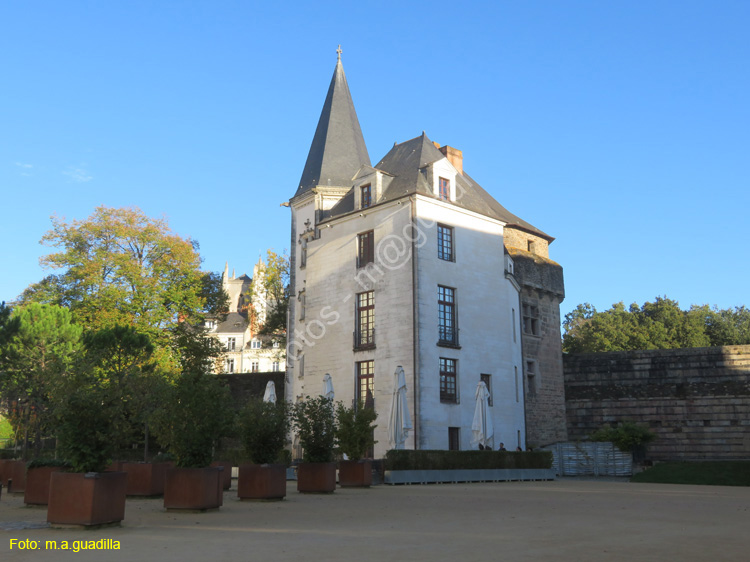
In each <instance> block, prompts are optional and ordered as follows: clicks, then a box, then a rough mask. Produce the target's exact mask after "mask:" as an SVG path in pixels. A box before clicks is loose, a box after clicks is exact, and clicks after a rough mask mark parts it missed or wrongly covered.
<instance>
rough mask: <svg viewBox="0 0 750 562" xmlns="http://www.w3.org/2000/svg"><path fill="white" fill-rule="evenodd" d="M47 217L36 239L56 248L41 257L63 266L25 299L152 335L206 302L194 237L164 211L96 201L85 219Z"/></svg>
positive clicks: (94, 323)
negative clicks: (161, 214) (150, 213)
mask: <svg viewBox="0 0 750 562" xmlns="http://www.w3.org/2000/svg"><path fill="white" fill-rule="evenodd" d="M52 224H53V228H52V230H50V231H49V232H47V233H46V234H45V235H44V237H43V238H42V242H43V243H44V244H47V245H50V246H53V247H56V248H59V251H58V252H56V253H53V254H49V255H47V256H44V257H43V258H42V259H41V264H42V266H44V267H48V268H52V269H56V270H62V271H61V273H59V274H57V275H54V276H49V277H47V278H45V279H44V280H43V281H42V282H41V283H39V284H36V285H34V286H32V287H30V288H29V289H27V291H26V292H25V293H24V295H23V298H24V299H25V300H35V299H40V300H44V301H46V302H57V303H61V304H66V305H68V306H70V309H71V310H72V312H73V315H74V318H75V319H76V321H77V322H79V323H80V324H82V325H86V326H88V327H91V328H94V329H99V328H106V327H111V326H115V325H118V324H119V325H133V326H136V327H137V328H138V330H139V331H141V332H145V333H149V334H150V335H151V336H152V339H154V340H155V341H158V340H159V338H161V330H162V329H164V328H168V327H171V326H174V325H175V324H176V323H177V322H178V321H179V320H180V319H191V318H193V317H195V316H196V315H198V314H199V313H200V312H201V311H202V310H203V309H204V306H205V297H204V296H203V295H202V291H203V284H202V279H201V278H202V275H203V274H202V273H201V271H200V257H199V255H198V252H197V250H198V244H197V243H196V242H195V241H193V240H189V239H184V238H181V237H179V236H177V235H176V234H174V233H173V232H172V231H171V230H170V229H169V226H168V224H167V221H166V220H165V219H161V220H155V219H151V218H149V217H147V216H145V215H144V214H143V213H142V212H141V211H140V210H139V209H136V208H130V209H112V208H108V207H103V206H102V207H98V208H97V209H96V210H95V211H94V213H93V214H92V215H91V216H90V217H89V218H87V219H85V220H83V221H75V220H74V221H71V222H65V221H63V220H61V219H58V218H56V217H53V218H52Z"/></svg>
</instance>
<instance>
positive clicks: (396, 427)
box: [388, 365, 412, 449]
mask: <svg viewBox="0 0 750 562" xmlns="http://www.w3.org/2000/svg"><path fill="white" fill-rule="evenodd" d="M394 378H395V381H394V388H393V403H392V404H391V417H390V418H389V420H388V444H389V445H390V447H391V448H393V449H403V448H404V443H405V442H406V438H407V437H408V435H409V430H411V428H412V426H411V416H410V415H409V403H408V402H407V400H406V375H405V374H404V368H403V367H402V366H401V365H399V366H398V368H397V369H396V372H395V374H394Z"/></svg>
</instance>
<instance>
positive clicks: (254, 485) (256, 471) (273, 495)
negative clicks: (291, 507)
mask: <svg viewBox="0 0 750 562" xmlns="http://www.w3.org/2000/svg"><path fill="white" fill-rule="evenodd" d="M285 496H286V466H284V465H283V464H243V465H241V466H240V469H239V474H238V478H237V497H238V498H240V499H241V500H283V499H284V497H285Z"/></svg>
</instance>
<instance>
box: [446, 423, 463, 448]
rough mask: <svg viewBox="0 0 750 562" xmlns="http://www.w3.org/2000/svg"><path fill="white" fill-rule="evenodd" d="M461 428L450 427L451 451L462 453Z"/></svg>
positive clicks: (449, 446) (449, 442)
mask: <svg viewBox="0 0 750 562" xmlns="http://www.w3.org/2000/svg"><path fill="white" fill-rule="evenodd" d="M460 437H461V428H460V427H449V428H448V450H449V451H460V450H461V439H460Z"/></svg>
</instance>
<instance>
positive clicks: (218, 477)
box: [164, 466, 224, 511]
mask: <svg viewBox="0 0 750 562" xmlns="http://www.w3.org/2000/svg"><path fill="white" fill-rule="evenodd" d="M222 473H223V468H222V467H220V466H213V467H206V468H170V469H167V479H166V482H165V485H164V507H166V508H167V509H196V510H200V511H203V510H206V509H217V508H219V507H221V506H222V504H223V503H224V489H223V488H224V487H223V481H222Z"/></svg>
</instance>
